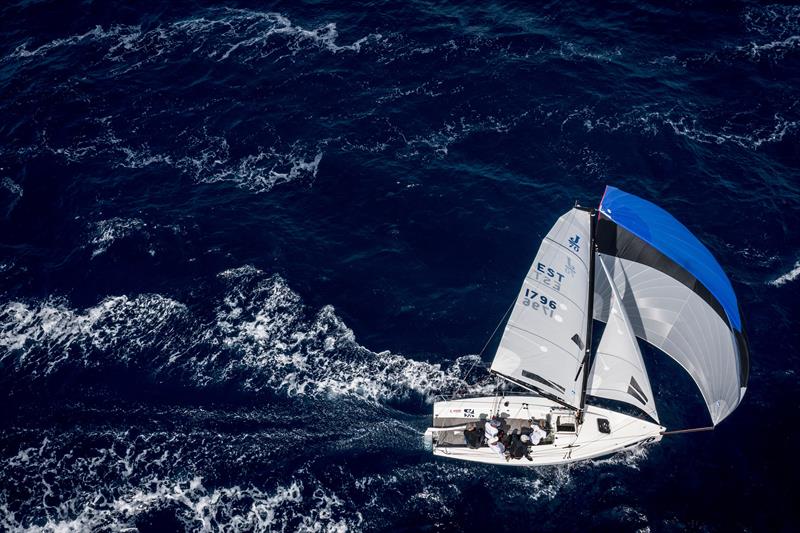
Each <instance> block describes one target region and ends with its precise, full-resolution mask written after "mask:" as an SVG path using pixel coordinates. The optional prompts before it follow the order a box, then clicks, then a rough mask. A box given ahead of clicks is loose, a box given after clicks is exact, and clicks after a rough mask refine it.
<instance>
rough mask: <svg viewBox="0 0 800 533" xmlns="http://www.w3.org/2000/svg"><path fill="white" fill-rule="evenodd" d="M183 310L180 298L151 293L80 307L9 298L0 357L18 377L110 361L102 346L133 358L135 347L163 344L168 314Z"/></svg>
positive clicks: (123, 358)
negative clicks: (74, 307)
mask: <svg viewBox="0 0 800 533" xmlns="http://www.w3.org/2000/svg"><path fill="white" fill-rule="evenodd" d="M185 313H186V308H185V307H184V306H183V305H182V304H180V303H178V302H176V301H174V300H171V299H169V298H165V297H163V296H160V295H152V294H149V295H148V294H145V295H140V296H136V297H132V298H129V297H127V296H115V297H109V298H106V299H104V300H103V301H101V302H100V303H99V304H97V305H96V306H94V307H90V308H88V309H86V310H85V311H83V312H81V311H76V310H74V309H71V308H70V307H69V306H68V305H67V303H66V302H64V301H61V300H57V299H51V300H46V301H44V302H8V303H6V304H4V305H3V306H2V307H0V348H2V350H0V362H2V363H3V365H4V366H5V367H6V368H9V369H14V371H15V372H17V373H18V375H19V378H20V379H23V378H25V377H29V378H32V379H36V378H38V377H42V376H46V375H49V374H51V373H53V372H56V371H58V370H59V369H60V368H61V367H62V366H64V365H70V366H72V367H76V366H77V367H85V368H93V367H97V366H101V365H103V364H104V363H110V362H112V361H108V359H107V358H108V355H103V353H102V352H111V353H112V355H113V356H114V357H116V361H115V362H117V363H122V364H125V363H132V364H133V363H136V362H134V361H131V360H130V356H131V355H132V354H136V353H137V350H139V351H140V350H142V349H144V348H148V347H150V348H153V349H156V348H160V349H163V348H168V347H169V346H170V345H171V344H170V338H169V336H168V335H169V328H170V326H171V320H172V319H174V318H176V317H181V316H183V315H184V314H185ZM159 335H166V336H167V337H165V338H159ZM148 362H150V361H147V360H145V361H139V362H138V364H142V363H144V364H147V363H148Z"/></svg>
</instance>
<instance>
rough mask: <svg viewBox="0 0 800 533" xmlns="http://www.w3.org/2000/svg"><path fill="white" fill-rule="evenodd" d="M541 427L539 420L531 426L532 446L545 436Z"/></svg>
mask: <svg viewBox="0 0 800 533" xmlns="http://www.w3.org/2000/svg"><path fill="white" fill-rule="evenodd" d="M542 426H544V421H543V420H540V421H539V422H538V423H537V424H532V425H531V433H530V438H531V445H532V446H536V445H537V444H539V443H540V442H541V441H542V439H543V438H545V437H546V436H547V432H546V431H545V430H544V429H542Z"/></svg>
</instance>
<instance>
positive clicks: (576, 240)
mask: <svg viewBox="0 0 800 533" xmlns="http://www.w3.org/2000/svg"><path fill="white" fill-rule="evenodd" d="M580 242H581V236H580V235H577V234H576V235H575V236H574V237H570V238H569V247H570V248H572V249H573V250H575V251H576V252H580V251H581V245H580Z"/></svg>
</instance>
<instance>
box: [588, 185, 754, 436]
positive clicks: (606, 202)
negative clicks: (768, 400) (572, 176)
mask: <svg viewBox="0 0 800 533" xmlns="http://www.w3.org/2000/svg"><path fill="white" fill-rule="evenodd" d="M600 213H601V214H600V217H599V220H598V225H597V232H596V242H597V244H598V252H599V253H598V254H597V255H596V261H598V265H600V264H601V263H600V262H602V264H605V265H607V266H608V270H609V272H610V276H611V279H613V285H614V287H615V288H616V290H617V291H618V292H619V295H620V297H621V299H622V302H623V306H624V308H625V311H626V312H627V314H628V317H629V320H630V325H631V327H632V329H633V332H634V333H635V334H636V336H637V337H639V338H641V339H643V340H645V341H647V342H649V343H650V344H652V345H654V346H655V347H657V348H659V349H661V350H662V351H664V352H665V353H667V354H668V355H670V356H671V357H672V358H673V359H675V360H676V361H677V362H678V363H680V364H681V366H683V368H684V369H685V370H686V371H687V372H688V373H689V374H690V375H691V376H692V378H693V379H694V381H695V383H696V384H697V386H698V388H699V389H700V392H701V393H702V395H703V398H704V399H705V402H706V405H707V407H708V410H709V413H710V414H711V419H712V421H713V423H714V424H715V425H716V424H718V423H719V422H720V421H722V420H723V419H724V418H725V417H726V416H728V415H729V414H730V413H731V412H733V410H734V409H735V408H736V407H737V406H738V405H739V402H740V401H741V399H742V397H743V396H744V392H745V389H746V386H747V376H748V368H749V362H748V349H747V342H746V338H745V333H744V329H743V327H742V321H741V316H740V312H739V306H738V303H737V300H736V295H735V294H734V293H733V289H732V287H731V284H730V281H729V280H728V278H727V276H726V275H725V273H724V272H723V271H722V268H721V267H720V266H719V264H718V263H717V262H716V260H715V259H714V257H713V256H712V255H711V253H710V252H709V251H708V250H707V249H706V248H705V246H703V245H702V244H701V243H700V242H699V241H698V240H697V238H696V237H694V235H692V234H691V232H689V230H688V229H686V228H685V227H684V226H683V225H682V224H681V223H680V222H678V221H677V220H675V219H674V218H673V217H672V216H671V215H670V214H669V213H667V212H666V211H664V210H663V209H661V208H659V207H657V206H655V205H654V204H652V203H650V202H647V201H645V200H642V199H641V198H638V197H636V196H633V195H631V194H627V193H625V192H622V191H620V190H618V189H614V188H613V187H608V188H607V189H606V194H605V195H604V197H603V200H602V201H601V204H600ZM611 297H612V289H611V285H610V283H609V281H608V280H607V279H606V277H605V276H602V275H597V276H595V295H594V298H595V305H594V318H595V319H597V320H601V321H607V320H608V318H609V312H610V307H611V306H610V305H609V303H610V301H611Z"/></svg>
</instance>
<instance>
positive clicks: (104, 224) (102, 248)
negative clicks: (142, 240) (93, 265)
mask: <svg viewBox="0 0 800 533" xmlns="http://www.w3.org/2000/svg"><path fill="white" fill-rule="evenodd" d="M146 227H147V224H146V223H145V222H144V221H143V220H141V219H139V218H124V217H114V218H109V219H106V220H100V221H99V222H95V223H94V224H92V228H91V234H92V236H91V239H90V241H89V242H90V243H91V244H93V245H94V250H93V251H92V258H95V257H97V256H98V255H100V254H102V253H104V252H106V251H107V250H108V247H109V246H111V244H112V243H113V242H114V241H116V240H119V239H123V238H126V237H130V236H131V235H134V234H136V233H138V232H140V231H143V230H144V229H145V228H146Z"/></svg>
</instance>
